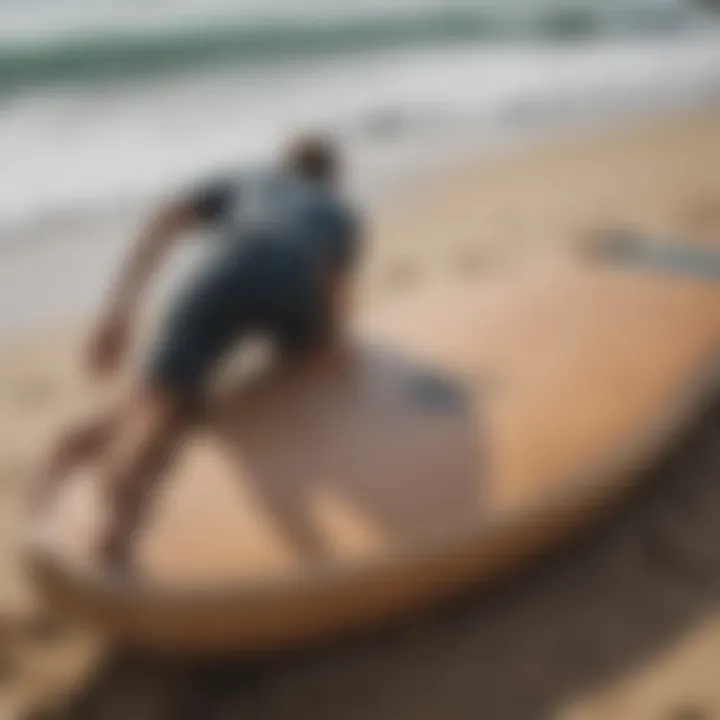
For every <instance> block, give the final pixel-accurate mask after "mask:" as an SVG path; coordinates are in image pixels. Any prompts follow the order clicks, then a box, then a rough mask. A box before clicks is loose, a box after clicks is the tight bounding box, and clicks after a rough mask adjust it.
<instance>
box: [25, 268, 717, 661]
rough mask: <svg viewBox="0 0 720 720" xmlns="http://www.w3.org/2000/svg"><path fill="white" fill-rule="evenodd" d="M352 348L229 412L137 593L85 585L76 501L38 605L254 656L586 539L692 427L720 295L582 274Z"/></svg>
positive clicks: (83, 535)
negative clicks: (600, 517)
mask: <svg viewBox="0 0 720 720" xmlns="http://www.w3.org/2000/svg"><path fill="white" fill-rule="evenodd" d="M357 338H358V339H357V343H356V346H355V348H354V350H353V352H352V354H351V357H349V358H348V360H347V361H346V362H342V363H337V364H335V365H333V366H325V367H314V368H303V369H295V370H292V371H291V370H280V369H275V370H273V369H269V370H268V371H267V372H266V373H265V374H263V375H262V376H261V377H259V378H257V379H256V380H255V381H253V382H252V383H249V384H245V385H244V386H241V387H239V388H237V389H236V390H235V391H233V392H232V393H225V394H224V395H222V397H220V398H219V399H218V401H217V402H216V403H215V404H214V406H213V408H212V410H211V416H210V420H209V422H208V423H207V426H206V427H204V428H201V429H200V430H199V431H198V432H197V433H195V434H194V435H193V437H192V439H191V440H189V441H188V442H187V443H185V444H184V446H183V447H182V449H181V451H180V453H179V455H178V457H177V459H176V461H175V463H174V466H173V468H172V470H171V471H170V472H169V474H168V477H167V478H166V479H165V480H164V481H163V483H162V486H161V488H160V489H159V491H158V497H157V498H156V500H155V502H154V504H153V509H152V511H151V513H150V515H149V517H148V518H147V519H146V522H145V524H144V526H143V529H142V531H141V532H139V533H138V534H137V537H136V538H135V542H134V546H133V552H134V562H135V565H136V567H137V570H138V575H137V577H136V578H135V579H133V580H129V579H125V580H123V579H121V578H118V577H114V576H112V575H110V574H108V573H106V572H104V571H103V569H102V568H98V567H96V566H95V565H94V564H93V562H92V560H91V559H90V558H89V557H88V539H87V538H88V537H89V535H88V533H89V532H90V529H89V526H90V525H91V524H92V520H93V518H94V517H95V516H96V507H95V505H94V504H93V502H94V501H93V495H92V492H91V490H90V489H89V488H90V487H91V484H90V483H89V482H88V483H87V484H83V483H82V482H81V481H78V482H77V483H76V484H75V485H73V486H70V487H68V488H67V490H66V491H65V492H64V494H63V496H62V497H61V499H60V501H59V502H58V504H57V506H56V507H55V508H54V509H53V511H52V512H51V513H50V517H49V518H46V520H45V522H44V523H43V527H42V528H36V530H41V531H39V532H37V533H36V534H35V536H34V540H33V542H32V543H30V545H29V547H28V561H29V566H30V569H31V570H32V572H33V575H34V578H35V580H36V582H37V584H38V586H39V588H40V589H41V591H42V592H43V593H44V594H45V596H46V597H47V598H48V599H49V600H50V601H51V602H53V603H54V604H56V605H57V606H59V607H61V608H65V609H66V610H68V611H70V612H72V613H74V614H76V615H78V616H80V617H82V618H84V619H85V620H86V621H89V622H93V623H95V624H96V625H97V626H99V627H100V628H101V629H103V630H104V631H106V632H107V633H109V634H110V635H113V636H115V637H117V638H120V639H123V640H125V641H129V642H134V643H138V644H142V645H146V646H154V647H157V648H163V649H169V650H187V651H206V650H207V651H218V650H231V651H245V652H250V651H256V650H259V649H261V648H267V647H274V646H282V645H289V644H292V643H297V642H300V641H304V640H310V639H315V638H318V637H322V636H326V635H328V634H331V633H335V632H338V631H346V630H349V629H352V628H358V627H362V626H365V625H368V624H370V623H372V622H376V621H379V620H381V619H383V618H388V617H391V616H393V615H397V614H400V613H402V612H406V611H409V610H410V609H413V608H418V607H421V606H424V605H427V604H428V603H430V602H432V601H436V600H438V599H440V598H442V597H444V596H447V595H448V594H450V593H452V592H455V591H457V590H459V589H460V588H462V587H464V586H466V585H468V584H471V583H477V582H479V581H482V580H488V579H490V578H492V577H493V576H494V575H495V574H496V573H498V572H499V571H500V570H504V569H508V568H511V567H513V566H516V565H517V564H518V563H519V562H521V561H523V560H524V559H526V558H529V557H531V556H533V555H536V554H537V553H539V552H540V551H543V550H546V549H547V548H549V547H550V545H551V544H552V543H553V542H555V541H558V540H560V539H561V538H564V537H566V536H568V535H569V534H570V532H571V531H572V530H576V529H579V528H581V527H583V526H584V525H586V524H587V523H588V522H589V521H590V520H591V519H592V518H593V516H594V515H596V514H597V513H598V512H599V511H600V510H601V509H602V508H604V507H606V506H607V505H608V503H609V502H610V501H613V500H616V499H617V498H619V497H620V496H621V495H622V493H623V492H625V491H627V489H628V488H630V487H631V485H632V481H633V478H634V477H636V475H637V471H638V470H639V469H640V468H641V466H643V465H644V464H645V463H647V462H649V461H650V460H652V459H653V458H654V457H655V456H656V455H657V454H658V453H659V452H660V451H661V450H662V448H663V447H664V445H665V443H666V442H668V441H669V440H671V439H672V438H673V437H674V436H675V435H676V434H677V433H678V432H679V431H680V429H681V428H682V427H683V426H684V424H686V423H687V422H688V421H689V420H690V419H691V418H692V416H693V415H694V414H695V413H697V412H698V409H699V404H700V403H701V401H702V400H703V398H707V396H708V394H709V393H710V392H711V391H713V390H714V388H715V387H716V380H717V376H718V350H719V349H720V283H718V282H715V281H713V279H704V280H699V279H697V278H693V277H688V276H684V275H683V276H680V275H673V274H672V273H656V272H652V271H648V272H638V271H637V270H629V269H623V268H620V267H614V266H589V265H574V264H573V265H570V264H568V265H563V266H557V267H553V268H546V269H544V270H542V271H540V270H535V271H533V272H517V273H515V274H513V275H506V276H504V277H497V278H489V279H484V280H482V281H472V282H470V281H468V282H465V283H458V284H457V285H456V286H453V287H442V286H440V285H438V286H437V287H436V288H435V289H427V290H424V291H423V292H422V293H418V294H417V295H414V296H410V295H408V296H406V297H403V298H401V299H398V300H397V301H395V302H393V303H391V304H389V306H388V308H387V309H386V311H385V312H383V313H382V315H381V316H377V317H374V318H367V319H365V320H363V321H362V322H360V323H359V326H358V329H357Z"/></svg>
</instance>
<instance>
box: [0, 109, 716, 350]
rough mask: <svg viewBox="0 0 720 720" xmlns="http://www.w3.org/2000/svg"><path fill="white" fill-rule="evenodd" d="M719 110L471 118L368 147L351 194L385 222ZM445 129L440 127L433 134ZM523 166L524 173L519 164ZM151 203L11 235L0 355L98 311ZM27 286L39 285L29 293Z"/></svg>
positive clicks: (2, 251) (1, 289) (167, 280)
mask: <svg viewBox="0 0 720 720" xmlns="http://www.w3.org/2000/svg"><path fill="white" fill-rule="evenodd" d="M717 108H718V105H717V104H716V103H714V102H713V103H708V102H706V103H703V104H700V105H699V106H696V107H672V108H665V110H664V111H663V112H662V113H660V114H659V115H658V113H657V112H655V111H653V110H652V109H649V108H644V109H643V108H639V107H638V108H633V109H632V110H627V111H626V112H624V113H621V114H617V115H614V114H613V113H609V114H608V116H603V115H602V114H600V115H591V116H588V117H585V118H575V119H572V120H570V119H565V120H564V121H563V119H562V118H560V119H558V118H554V119H550V120H547V121H546V122H542V119H541V120H540V121H538V119H537V118H532V117H530V118H523V117H521V118H520V119H517V118H515V119H514V120H513V119H512V118H511V119H509V120H508V123H507V125H506V126H505V127H503V128H499V127H498V126H497V125H493V126H491V127H490V128H489V129H488V131H487V133H485V134H483V130H482V128H480V129H478V127H476V126H475V125H474V123H473V122H472V121H466V122H465V124H462V125H460V126H459V127H458V132H457V133H455V134H454V136H453V138H452V140H450V141H449V142H448V141H444V142H443V141H441V140H439V139H438V137H434V138H432V137H431V138H430V141H429V142H428V143H427V146H426V150H425V153H424V154H421V153H419V152H418V143H420V142H422V136H414V135H412V133H410V135H409V136H408V137H404V136H401V137H400V138H399V140H393V139H391V141H390V144H389V145H388V144H387V143H386V142H384V141H383V140H382V139H381V140H380V141H379V142H377V143H376V145H375V147H374V148H371V151H372V152H374V153H375V156H376V157H379V156H381V155H382V154H383V153H385V152H386V151H387V152H388V154H389V155H390V157H391V158H393V159H394V161H391V162H390V163H389V164H388V163H386V165H385V167H382V166H381V167H375V168H373V171H372V172H370V173H368V172H367V168H366V169H365V170H363V172H361V177H353V178H352V182H351V188H350V190H351V191H353V190H354V191H355V192H354V193H353V194H354V195H356V196H357V197H358V198H359V199H360V202H361V206H362V207H364V208H366V210H367V212H368V213H370V214H371V215H374V216H377V217H380V218H381V219H380V220H379V222H380V224H383V223H385V222H386V221H385V220H384V219H383V218H389V219H390V222H393V221H392V218H393V216H395V215H397V214H398V213H399V214H400V215H402V213H403V212H412V206H413V205H414V204H418V205H426V204H427V203H428V202H433V203H434V202H435V198H434V196H435V195H437V194H441V195H442V194H443V193H444V194H445V195H447V191H446V188H447V187H448V185H453V184H457V183H458V182H459V183H460V184H462V183H463V182H466V181H468V182H476V181H478V182H481V183H484V182H485V181H483V180H482V179H481V178H476V179H470V180H464V179H463V178H467V176H468V175H473V172H474V170H476V169H478V168H480V170H479V174H480V175H482V174H483V173H485V172H493V168H495V167H497V166H500V167H502V166H506V167H513V165H517V164H518V163H519V164H522V163H523V162H524V161H523V158H527V157H533V156H536V155H538V154H540V155H543V154H544V155H551V154H552V153H554V152H555V153H558V154H562V153H564V152H565V148H566V147H568V146H570V147H577V146H581V147H582V146H588V147H590V146H592V145H594V144H596V143H598V142H600V143H606V144H607V143H608V142H610V143H611V142H612V137H614V136H616V135H618V136H622V135H624V134H627V133H644V132H645V130H646V129H650V130H651V131H652V129H653V128H655V127H658V126H668V125H673V124H675V123H680V124H682V123H683V122H685V121H687V122H692V119H693V118H705V117H708V118H711V117H713V116H714V115H716V114H717V113H718V109H717ZM440 132H441V129H440V128H438V130H437V133H436V134H438V135H439V134H440ZM451 134H452V133H451ZM426 140H427V138H426ZM361 149H362V148H361ZM365 150H367V148H365ZM358 152H359V151H358ZM351 159H352V155H351ZM372 162H373V161H370V164H372ZM546 162H547V161H546ZM551 164H552V163H551ZM510 172H511V173H512V172H513V171H512V170H511V171H510ZM518 172H519V173H520V174H522V170H518ZM363 173H364V177H362V175H363ZM475 175H477V173H475ZM458 178H459V180H458ZM541 184H542V183H541ZM441 202H446V201H445V200H443V201H441ZM153 207H154V202H151V201H148V202H147V203H145V204H139V205H138V204H130V205H124V206H122V207H118V208H116V209H114V210H107V211H103V212H98V213H97V214H88V215H82V214H77V213H76V214H71V215H68V216H66V217H65V218H64V222H63V221H62V218H61V219H60V225H58V224H57V222H53V223H49V222H47V221H43V220H42V219H40V220H39V221H38V223H37V224H34V225H31V226H29V227H27V228H26V229H25V230H23V231H22V232H20V231H17V232H16V233H15V236H14V237H13V236H12V235H11V236H10V239H9V240H8V241H7V242H8V243H9V246H8V247H4V248H0V308H3V311H2V312H0V351H2V349H3V348H5V347H7V346H13V345H17V344H18V342H20V343H22V342H25V339H26V338H27V337H28V336H32V335H36V334H38V333H40V334H41V333H43V332H45V331H47V330H48V329H50V328H52V327H56V326H58V325H61V326H65V325H72V324H74V323H76V322H77V319H78V318H84V317H87V316H88V315H89V314H91V312H92V308H93V307H95V306H97V304H98V303H99V302H100V300H101V299H102V294H103V291H104V288H105V287H106V285H107V283H108V282H111V281H112V279H113V275H114V271H115V269H116V264H117V262H118V260H120V259H121V258H122V257H123V255H124V253H125V252H126V250H127V247H128V246H129V244H130V243H131V242H132V240H133V238H134V236H135V234H136V232H137V230H138V228H139V227H140V225H141V222H142V220H143V218H144V217H146V215H147V214H148V212H150V211H151V209H152V208H153ZM408 208H409V210H408ZM403 209H404V210H403ZM379 244H380V245H384V244H386V243H385V241H381V242H380V243H379ZM202 252H203V249H202V243H195V247H194V248H192V249H190V250H189V251H187V250H186V251H184V252H183V253H182V254H179V255H182V256H180V257H173V258H172V259H171V269H170V270H169V271H168V272H167V273H164V275H163V278H162V281H161V286H160V288H159V289H158V290H157V291H156V292H155V293H154V295H153V298H154V302H157V299H158V298H161V297H163V296H164V294H165V293H166V292H167V290H168V288H169V287H170V286H171V285H173V284H174V283H175V282H177V279H178V278H179V277H181V276H182V273H183V272H187V269H188V268H189V267H190V266H191V265H192V263H193V261H194V259H195V258H196V257H197V256H198V254H200V253H202ZM28 288H36V289H37V291H35V292H28V291H27V289H28ZM40 290H42V292H40Z"/></svg>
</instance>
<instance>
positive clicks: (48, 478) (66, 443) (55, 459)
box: [32, 404, 122, 510]
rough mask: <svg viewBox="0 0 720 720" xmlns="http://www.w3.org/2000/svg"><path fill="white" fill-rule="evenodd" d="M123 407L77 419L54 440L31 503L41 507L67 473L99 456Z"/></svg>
mask: <svg viewBox="0 0 720 720" xmlns="http://www.w3.org/2000/svg"><path fill="white" fill-rule="evenodd" d="M121 410H122V407H121V406H120V405H119V404H115V405H113V406H111V407H108V408H103V409H101V410H99V411H97V412H95V413H94V414H93V415H91V416H89V417H86V418H84V419H83V420H81V421H79V422H77V423H76V424H75V425H74V426H73V427H71V428H70V429H69V430H67V431H66V432H64V433H63V434H62V435H61V436H60V438H59V439H58V440H57V441H56V442H55V444H54V445H53V447H52V448H51V450H50V453H49V455H48V457H47V459H46V460H45V462H44V464H43V466H42V468H41V470H40V472H39V474H38V477H37V482H36V486H35V488H34V494H33V497H32V503H33V506H34V507H35V509H36V510H40V509H42V508H43V507H44V506H45V505H46V503H47V502H48V501H49V500H50V499H51V498H52V496H53V495H54V493H55V492H56V491H57V489H58V487H59V485H60V484H61V483H62V481H63V478H65V477H66V476H67V475H68V473H70V472H71V471H72V470H73V469H75V468H76V467H78V466H79V465H82V464H84V463H88V462H91V461H92V460H93V459H95V458H97V457H98V456H99V455H100V453H101V452H102V451H103V450H104V449H105V447H106V446H107V443H108V442H109V440H110V438H111V436H112V432H113V429H114V428H115V427H116V425H117V423H118V421H119V419H120V417H121Z"/></svg>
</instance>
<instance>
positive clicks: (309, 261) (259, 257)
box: [148, 170, 360, 398]
mask: <svg viewBox="0 0 720 720" xmlns="http://www.w3.org/2000/svg"><path fill="white" fill-rule="evenodd" d="M190 202H191V203H192V205H193V207H194V208H195V211H196V212H197V214H198V215H199V216H200V217H201V218H202V219H203V220H205V221H206V222H208V223H210V224H211V225H212V226H213V227H214V229H215V230H216V235H217V248H216V249H215V250H214V252H213V253H212V254H211V257H210V259H209V261H208V262H206V264H205V265H204V266H203V267H201V268H200V270H199V272H198V273H197V274H196V275H195V276H194V277H193V278H192V279H191V280H190V281H189V282H188V284H187V285H185V286H183V288H182V290H181V292H180V294H179V296H178V297H177V298H176V299H175V302H174V303H173V304H172V306H171V308H170V313H169V315H168V317H167V319H166V321H165V323H164V325H163V327H162V329H161V333H160V336H159V338H158V341H157V344H156V346H155V348H154V350H153V352H152V354H151V358H150V363H149V368H148V374H149V380H150V382H152V383H154V384H156V385H159V386H162V387H165V388H170V389H171V390H173V391H176V392H178V393H180V394H182V395H187V396H192V397H193V398H194V397H195V395H196V393H197V392H198V390H199V389H200V388H201V387H202V384H203V382H204V380H205V379H206V377H207V374H208V372H209V371H210V370H212V369H213V367H214V366H215V364H216V363H217V362H218V361H219V360H220V358H221V357H222V355H223V354H224V353H225V351H226V350H228V349H229V348H230V346H232V345H234V344H235V343H236V342H238V341H239V340H241V339H243V337H245V336H246V335H247V334H249V333H252V332H263V333H267V334H269V335H271V336H272V337H274V338H275V339H276V340H277V341H278V343H279V344H280V345H281V346H282V347H283V349H284V350H285V351H287V352H301V351H304V350H306V349H309V348H310V347H312V346H313V345H314V344H316V343H318V342H321V341H322V338H323V333H324V330H325V327H326V321H325V318H326V308H325V304H324V303H325V300H324V296H323V293H322V291H321V287H320V282H321V278H322V276H323V274H324V273H326V272H328V271H330V272H341V273H342V272H347V271H349V270H351V269H352V265H353V263H354V262H355V261H356V258H357V256H358V250H359V248H358V244H359V239H360V233H359V231H358V223H357V221H356V215H355V213H354V212H353V210H352V209H351V208H350V207H349V206H348V204H347V203H346V202H345V201H344V200H343V199H342V198H341V197H339V196H338V195H337V194H336V193H335V192H334V191H333V190H332V188H330V187H328V186H325V185H323V184H320V183H316V182H313V181H310V180H307V179H301V178H298V177H296V176H294V175H291V174H289V173H288V172H284V171H281V170H266V171H262V172H256V173H254V174H249V175H248V174H245V175H244V176H243V177H238V178H227V179H221V180H217V181H214V182H211V183H208V184H206V185H205V186H203V187H201V188H198V189H196V190H195V191H194V192H192V193H191V197H190Z"/></svg>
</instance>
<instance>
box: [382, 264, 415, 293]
mask: <svg viewBox="0 0 720 720" xmlns="http://www.w3.org/2000/svg"><path fill="white" fill-rule="evenodd" d="M421 275H422V272H421V268H420V263H419V262H417V261H415V260H413V259H411V258H399V259H397V260H395V261H393V262H392V263H390V264H389V266H388V269H387V271H386V273H385V277H386V282H387V286H388V287H389V288H390V289H391V290H407V289H409V288H411V287H414V286H416V285H418V284H419V282H420V278H421Z"/></svg>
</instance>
